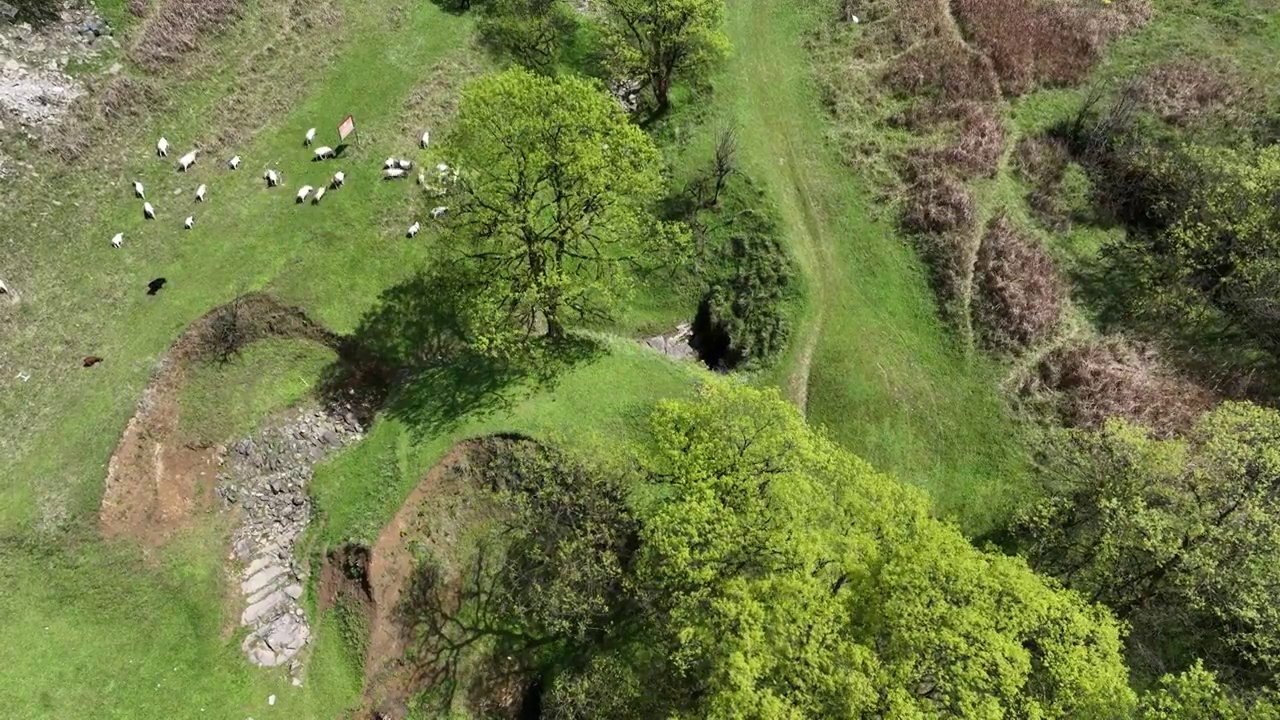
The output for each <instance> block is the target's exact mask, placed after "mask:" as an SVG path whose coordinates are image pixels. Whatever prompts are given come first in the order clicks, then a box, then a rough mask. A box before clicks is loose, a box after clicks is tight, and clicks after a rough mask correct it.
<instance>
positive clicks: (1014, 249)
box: [973, 216, 1067, 351]
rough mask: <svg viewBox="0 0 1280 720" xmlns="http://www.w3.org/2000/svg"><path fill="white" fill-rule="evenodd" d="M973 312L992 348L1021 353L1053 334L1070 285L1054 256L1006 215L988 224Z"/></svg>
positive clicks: (977, 269)
mask: <svg viewBox="0 0 1280 720" xmlns="http://www.w3.org/2000/svg"><path fill="white" fill-rule="evenodd" d="M974 285H975V289H976V293H975V301H974V305H973V312H974V315H975V317H976V319H977V321H978V325H979V327H980V329H981V333H982V337H983V339H984V341H985V342H986V343H987V345H988V346H989V347H991V348H992V349H993V350H998V351H1018V350H1022V349H1024V348H1027V347H1029V346H1031V345H1034V344H1035V343H1037V342H1041V341H1043V340H1045V339H1047V338H1049V337H1051V336H1052V335H1053V333H1054V331H1055V330H1056V329H1057V328H1058V325H1059V323H1060V322H1061V320H1062V308H1063V305H1064V304H1065V301H1066V297H1067V288H1066V286H1065V284H1064V283H1063V281H1062V278H1060V277H1059V276H1058V271H1057V269H1056V268H1055V267H1054V263H1053V259H1052V258H1050V257H1049V255H1048V254H1047V253H1046V252H1045V251H1044V250H1043V249H1042V248H1041V247H1040V246H1039V245H1038V244H1036V242H1035V240H1033V239H1030V238H1027V237H1025V236H1024V235H1023V234H1022V233H1020V232H1019V231H1018V229H1017V228H1016V227H1014V225H1013V223H1012V222H1010V221H1009V219H1008V218H1007V217H1004V216H1000V217H997V218H995V219H993V220H992V221H991V222H989V223H988V224H987V228H986V231H985V232H984V233H983V235H982V244H981V245H980V246H979V247H978V260H977V264H976V266H975V268H974Z"/></svg>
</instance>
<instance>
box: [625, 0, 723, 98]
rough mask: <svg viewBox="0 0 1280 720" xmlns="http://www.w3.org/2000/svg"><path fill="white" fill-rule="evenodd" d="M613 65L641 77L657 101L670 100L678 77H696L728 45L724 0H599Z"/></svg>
mask: <svg viewBox="0 0 1280 720" xmlns="http://www.w3.org/2000/svg"><path fill="white" fill-rule="evenodd" d="M603 2H604V6H605V11H606V14H607V17H608V26H607V34H606V42H607V44H608V49H609V55H610V59H611V62H612V65H613V71H614V72H615V73H616V74H618V75H619V76H621V77H628V78H631V77H635V78H641V79H642V80H643V82H644V85H645V87H646V88H647V89H648V90H649V91H650V92H652V93H653V97H654V101H655V102H656V103H657V108H656V110H655V114H658V115H660V114H662V113H664V112H666V110H667V108H668V107H670V105H671V87H672V85H673V84H674V82H675V80H676V79H677V78H679V77H683V78H685V79H690V80H692V79H697V78H698V77H699V76H701V75H703V74H704V73H706V71H707V70H708V69H710V68H711V67H712V66H713V65H714V64H715V63H716V61H718V60H720V59H721V58H723V57H724V55H725V54H726V53H727V52H728V49H729V39H728V38H727V37H726V36H725V34H724V27H723V26H724V0H603Z"/></svg>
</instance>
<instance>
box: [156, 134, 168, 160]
mask: <svg viewBox="0 0 1280 720" xmlns="http://www.w3.org/2000/svg"><path fill="white" fill-rule="evenodd" d="M156 155H157V156H158V157H169V141H168V140H165V139H164V138H163V137H161V138H160V141H159V142H157V143H156Z"/></svg>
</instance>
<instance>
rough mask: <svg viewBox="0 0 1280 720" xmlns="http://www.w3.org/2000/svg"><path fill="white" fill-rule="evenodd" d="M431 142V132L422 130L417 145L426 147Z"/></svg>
mask: <svg viewBox="0 0 1280 720" xmlns="http://www.w3.org/2000/svg"><path fill="white" fill-rule="evenodd" d="M430 144H431V133H430V132H429V131H427V130H423V131H422V139H420V140H418V147H420V148H424V149H425V148H426V147H427V146H428V145H430Z"/></svg>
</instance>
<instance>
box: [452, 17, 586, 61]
mask: <svg viewBox="0 0 1280 720" xmlns="http://www.w3.org/2000/svg"><path fill="white" fill-rule="evenodd" d="M577 27H578V18H577V15H576V14H575V13H574V10H573V8H571V7H569V4H568V3H567V2H565V0H489V2H486V3H485V4H484V6H483V12H482V13H481V16H480V20H479V21H478V22H477V23H476V29H477V30H478V32H479V34H480V40H481V42H483V43H485V44H486V45H488V46H489V47H491V48H493V49H494V50H497V51H498V52H499V53H501V54H503V55H507V56H509V57H510V58H511V59H513V60H515V61H516V62H517V63H519V64H520V65H523V66H524V67H526V68H529V69H530V70H534V71H537V72H540V73H544V74H552V73H554V71H555V69H556V66H558V65H559V64H560V60H561V56H562V54H563V52H564V50H565V45H566V43H567V42H568V41H569V39H570V37H571V36H572V35H573V33H574V32H575V30H576V29H577Z"/></svg>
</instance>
